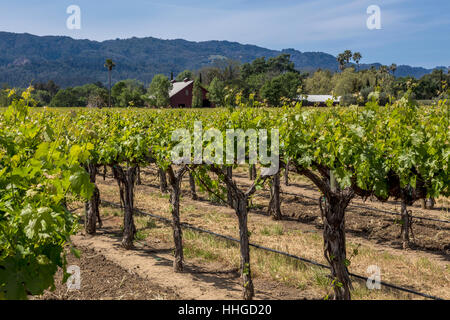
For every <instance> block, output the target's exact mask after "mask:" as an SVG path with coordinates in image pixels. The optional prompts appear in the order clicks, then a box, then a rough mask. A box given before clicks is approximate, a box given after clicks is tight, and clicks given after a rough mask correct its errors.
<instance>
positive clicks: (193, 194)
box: [189, 171, 198, 200]
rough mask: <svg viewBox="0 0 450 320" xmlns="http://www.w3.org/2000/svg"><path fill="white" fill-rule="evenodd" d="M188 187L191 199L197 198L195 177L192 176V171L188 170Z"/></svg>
mask: <svg viewBox="0 0 450 320" xmlns="http://www.w3.org/2000/svg"><path fill="white" fill-rule="evenodd" d="M189 187H190V190H191V198H192V200H197V199H198V196H197V192H196V190H195V178H194V174H193V173H192V172H190V171H189Z"/></svg>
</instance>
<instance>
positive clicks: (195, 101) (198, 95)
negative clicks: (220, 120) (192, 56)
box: [192, 79, 203, 108]
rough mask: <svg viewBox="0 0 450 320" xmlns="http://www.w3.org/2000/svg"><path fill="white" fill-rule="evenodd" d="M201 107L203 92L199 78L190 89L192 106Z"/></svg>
mask: <svg viewBox="0 0 450 320" xmlns="http://www.w3.org/2000/svg"><path fill="white" fill-rule="evenodd" d="M201 107H203V92H202V87H201V83H200V80H199V79H195V81H194V89H193V90H192V108H201Z"/></svg>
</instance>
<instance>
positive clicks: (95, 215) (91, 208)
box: [84, 163, 101, 235]
mask: <svg viewBox="0 0 450 320" xmlns="http://www.w3.org/2000/svg"><path fill="white" fill-rule="evenodd" d="M85 168H86V170H87V172H88V173H89V179H90V181H91V183H93V184H94V192H93V194H92V197H91V198H90V199H89V200H88V201H87V202H86V203H85V222H84V229H85V230H86V233H87V234H90V235H94V234H95V233H96V231H97V230H96V223H97V222H96V220H97V219H98V220H99V224H100V227H101V220H100V210H99V207H100V191H99V189H98V188H97V185H96V184H95V182H96V178H97V166H96V165H95V164H92V163H90V164H88V165H86V166H85Z"/></svg>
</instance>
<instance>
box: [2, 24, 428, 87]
mask: <svg viewBox="0 0 450 320" xmlns="http://www.w3.org/2000/svg"><path fill="white" fill-rule="evenodd" d="M281 53H288V54H290V55H291V60H292V61H293V62H294V63H295V67H296V68H297V69H299V70H301V71H314V70H317V69H319V68H320V69H328V70H331V71H336V70H338V63H337V61H336V58H335V57H334V56H332V55H330V54H327V53H323V52H300V51H297V50H294V49H286V50H282V51H276V50H270V49H265V48H261V47H258V46H254V45H243V44H239V43H236V42H228V41H206V42H191V41H186V40H181V39H177V40H161V39H156V38H151V37H149V38H131V39H124V40H122V39H116V40H109V41H104V42H97V41H90V40H75V39H72V38H69V37H57V36H46V37H39V36H34V35H30V34H16V33H7V32H0V83H7V84H9V85H11V86H20V87H26V86H28V85H29V84H30V82H31V81H34V82H46V81H48V80H53V81H55V82H56V83H57V84H58V85H60V86H62V87H68V86H77V85H83V84H86V83H94V82H97V81H100V82H103V83H106V80H107V76H106V73H105V69H104V68H103V64H104V61H105V59H107V58H110V59H113V60H114V61H115V62H116V64H117V68H116V69H115V73H114V75H113V82H117V81H119V80H122V79H137V80H140V81H142V82H144V83H146V84H148V83H150V82H151V80H152V78H153V76H155V75H156V74H159V73H163V74H166V75H169V74H170V73H171V72H174V73H175V74H178V73H179V72H181V71H183V70H186V69H189V70H197V69H200V68H201V67H204V66H206V65H210V64H212V63H214V61H217V60H220V59H232V60H236V61H239V62H242V63H244V62H251V61H253V60H254V59H256V58H259V57H267V58H269V57H275V56H278V55H280V54H281ZM370 66H371V65H365V64H361V68H369V67H370ZM430 72H431V70H428V69H424V68H412V67H409V66H399V67H398V70H397V73H396V76H407V75H410V76H415V77H421V76H423V75H424V74H427V73H430Z"/></svg>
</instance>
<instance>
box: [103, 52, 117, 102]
mask: <svg viewBox="0 0 450 320" xmlns="http://www.w3.org/2000/svg"><path fill="white" fill-rule="evenodd" d="M115 66H116V64H115V63H114V62H113V61H112V60H111V59H106V63H105V68H107V69H108V79H109V97H108V106H109V107H110V108H111V71H112V69H113V68H114V67H115Z"/></svg>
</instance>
